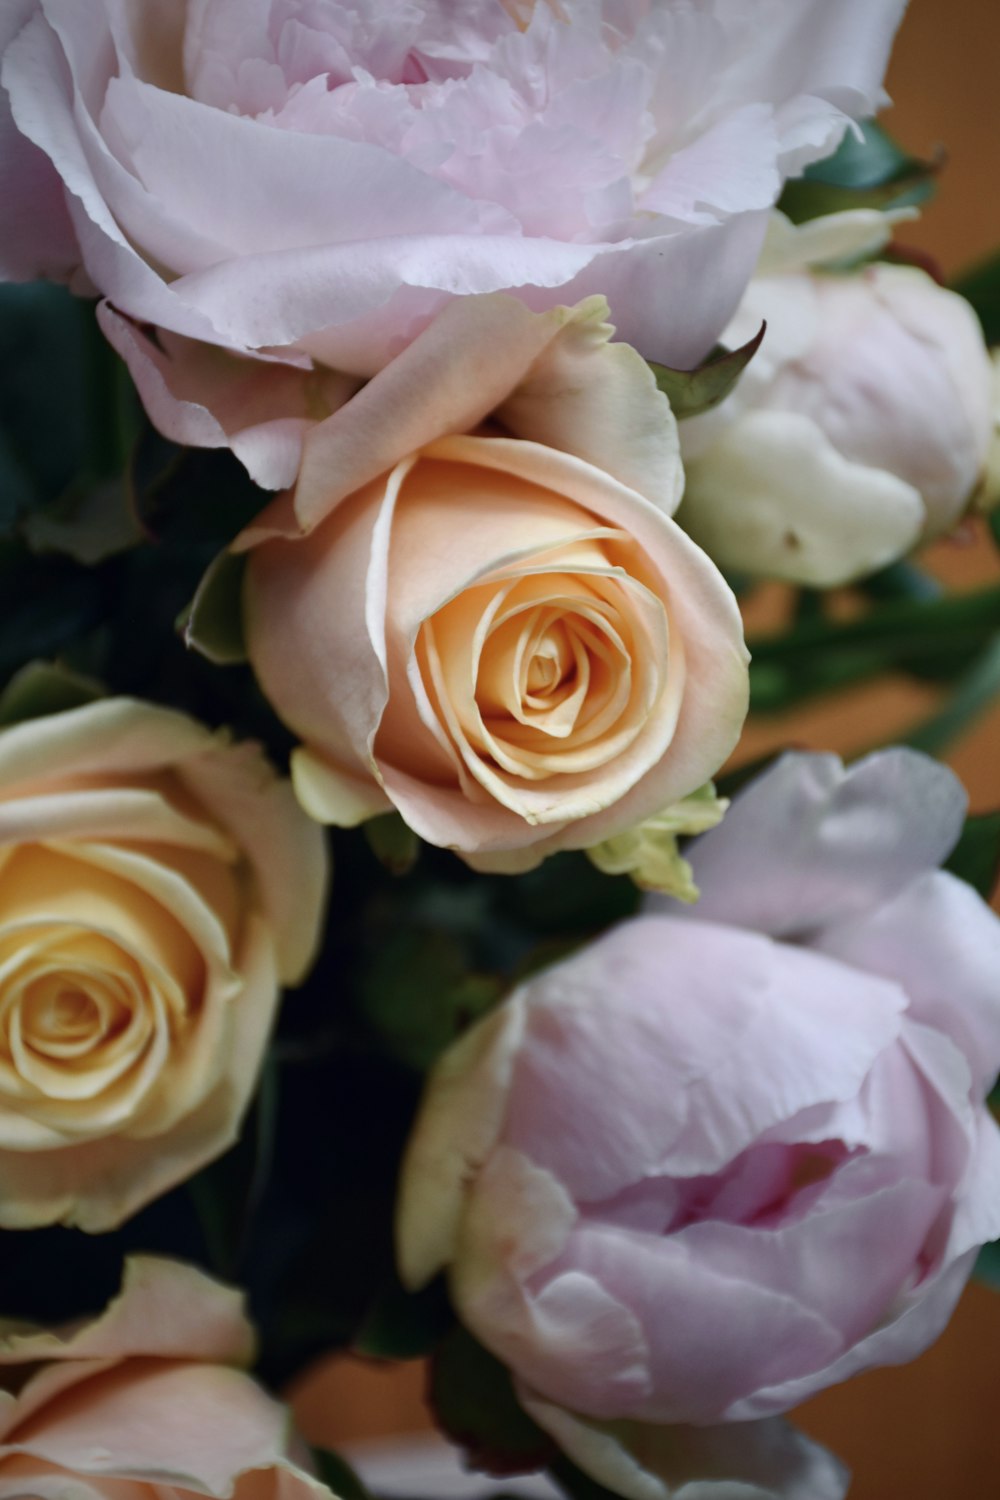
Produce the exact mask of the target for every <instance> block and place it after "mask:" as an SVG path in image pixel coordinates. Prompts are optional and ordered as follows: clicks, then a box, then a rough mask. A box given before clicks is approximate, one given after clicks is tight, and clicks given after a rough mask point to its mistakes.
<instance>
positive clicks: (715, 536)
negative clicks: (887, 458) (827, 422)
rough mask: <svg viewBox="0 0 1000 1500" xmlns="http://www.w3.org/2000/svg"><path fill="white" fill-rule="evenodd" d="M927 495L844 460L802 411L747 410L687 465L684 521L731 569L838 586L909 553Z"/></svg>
mask: <svg viewBox="0 0 1000 1500" xmlns="http://www.w3.org/2000/svg"><path fill="white" fill-rule="evenodd" d="M924 514H925V512H924V504H923V500H922V499H921V496H920V494H919V492H918V491H917V490H916V489H914V488H913V486H912V485H910V484H907V483H906V481H905V480H903V479H899V478H897V477H896V475H894V474H890V473H888V472H887V470H885V469H880V468H874V467H868V466H866V465H864V464H861V463H853V462H851V461H850V460H849V459H846V458H844V457H843V456H842V455H841V454H840V453H839V452H838V450H837V449H836V448H835V447H834V446H833V444H832V442H830V440H829V439H828V438H827V437H826V436H825V434H824V433H823V431H822V430H821V429H820V427H818V426H817V424H816V423H815V422H814V421H812V420H811V418H809V417H806V416H802V415H800V414H799V413H798V412H794V411H785V410H773V411H772V410H761V411H752V412H748V413H746V415H744V416H742V417H740V418H738V419H737V420H736V421H734V422H732V423H731V424H729V425H728V426H726V427H725V428H724V430H723V431H722V432H721V434H720V435H719V437H718V438H717V440H716V441H715V443H713V444H712V446H711V447H710V448H709V449H708V451H707V452H705V453H704V454H703V455H702V456H701V457H700V458H698V459H696V460H694V461H693V462H691V463H690V464H689V465H688V483H687V490H686V493H685V500H684V504H683V506H682V508H681V512H680V521H681V524H682V525H683V526H684V528H685V529H686V530H687V531H688V532H689V534H690V535H691V536H692V537H693V538H694V540H695V541H696V542H698V543H699V545H700V546H702V547H704V548H705V551H706V552H708V554H709V555H710V556H711V557H712V558H713V559H714V560H715V561H716V562H717V563H719V565H720V566H721V567H723V568H729V569H732V570H733V571H740V572H748V573H751V574H757V575H760V576H762V577H765V578H780V579H787V580H790V581H791V582H794V583H804V584H809V585H810V586H811V587H813V588H832V587H834V586H835V585H839V584H843V583H849V582H850V581H851V580H852V579H854V578H857V577H860V576H861V575H863V574H865V573H872V572H875V571H876V569H878V568H880V567H883V566H884V565H885V564H887V563H889V562H893V561H895V560H896V559H897V558H898V557H900V556H902V555H903V554H904V553H906V552H909V551H910V550H911V548H912V547H913V546H914V545H915V544H916V542H917V540H918V538H919V536H920V534H921V531H922V530H923V526H924Z"/></svg>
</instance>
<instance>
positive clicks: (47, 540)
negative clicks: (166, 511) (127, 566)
mask: <svg viewBox="0 0 1000 1500" xmlns="http://www.w3.org/2000/svg"><path fill="white" fill-rule="evenodd" d="M22 531H23V534H24V536H25V538H26V540H27V542H28V545H29V546H30V547H31V549H32V551H33V552H65V553H66V555H67V556H68V557H72V558H73V559H74V560H75V561H76V562H78V563H83V564H84V566H85V567H90V568H92V567H94V566H95V565H96V564H97V563H100V562H103V561H104V559H105V558H106V557H114V556H115V555H116V554H117V553H119V552H125V551H127V550H128V548H129V547H134V546H135V545H136V544H137V543H138V542H140V541H141V540H142V530H141V528H140V526H139V523H138V521H137V520H136V517H135V514H134V512H133V511H132V509H131V507H130V505H129V503H128V496H127V493H126V490H125V486H124V484H123V483H122V482H121V480H118V479H105V480H102V481H99V482H96V483H93V484H81V485H80V486H72V487H71V488H70V489H69V490H67V491H66V492H65V493H64V494H62V495H60V496H59V498H58V499H57V500H52V501H50V502H49V504H47V505H44V506H40V507H39V508H37V509H35V510H32V511H29V513H28V514H27V515H26V516H25V518H24V523H23V527H22Z"/></svg>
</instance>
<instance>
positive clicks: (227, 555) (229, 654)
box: [178, 552, 247, 667]
mask: <svg viewBox="0 0 1000 1500" xmlns="http://www.w3.org/2000/svg"><path fill="white" fill-rule="evenodd" d="M245 572H246V557H245V556H243V555H241V554H237V553H234V552H220V553H219V555H218V557H217V558H216V559H215V561H214V562H213V563H211V564H210V566H209V568H208V571H207V572H206V574H205V576H204V577H203V578H202V580H201V582H200V583H199V585H198V588H197V592H196V593H195V596H194V598H193V599H192V600H191V603H190V604H189V605H188V607H187V609H186V610H185V611H184V612H183V614H182V615H181V618H180V620H179V621H178V627H179V629H180V631H181V633H182V635H183V636H184V642H185V644H186V645H188V646H190V647H192V649H193V650H195V651H200V652H201V654H202V656H207V657H208V660H209V661H211V662H214V663H215V664H216V666H220V667H228V666H234V665H236V664H237V663H238V662H243V661H246V659H247V647H246V640H245V637H244V634H243V577H244V574H245Z"/></svg>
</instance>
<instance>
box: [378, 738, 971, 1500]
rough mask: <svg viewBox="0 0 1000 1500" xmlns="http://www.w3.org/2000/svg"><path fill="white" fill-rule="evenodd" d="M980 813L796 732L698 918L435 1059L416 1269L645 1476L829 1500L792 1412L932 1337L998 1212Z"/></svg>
mask: <svg viewBox="0 0 1000 1500" xmlns="http://www.w3.org/2000/svg"><path fill="white" fill-rule="evenodd" d="M963 812H964V797H963V794H962V791H961V788H960V786H959V785H958V783H957V782H956V781H955V778H954V777H953V776H952V775H951V773H950V772H949V771H947V770H944V769H942V768H941V767H938V766H936V765H934V763H933V762H930V761H928V760H927V759H925V758H924V757H921V756H918V755H916V754H915V753H913V752H909V751H887V752H883V753H881V754H879V755H875V756H872V757H871V758H869V759H868V760H867V761H864V762H862V763H861V764H860V765H858V766H857V767H856V768H854V769H852V770H850V771H844V770H843V768H842V767H841V765H840V763H839V762H838V761H837V760H836V758H835V757H833V756H819V755H789V756H787V757H785V758H784V759H783V760H782V761H780V762H779V763H778V764H777V766H776V767H774V768H773V769H772V770H771V771H769V772H768V773H767V774H766V775H764V776H763V777H761V778H760V779H759V780H758V781H757V782H756V783H755V784H754V785H753V786H752V787H751V788H750V789H749V790H748V791H747V792H745V793H744V795H743V796H741V797H740V798H739V799H738V800H737V801H736V803H735V805H734V807H733V808H732V810H731V811H730V813H729V814H728V815H727V817H726V818H725V819H724V821H723V823H722V825H721V826H720V827H719V828H718V829H716V830H714V831H712V832H711V833H708V834H706V835H705V836H704V837H703V838H702V839H701V840H700V841H699V842H698V843H697V844H696V845H695V847H694V852H693V858H692V864H693V867H694V875H695V879H696V881H697V883H698V885H699V886H700V887H701V890H702V892H703V896H702V900H701V902H700V903H699V905H698V906H697V907H695V908H694V910H693V911H687V910H685V911H684V912H683V914H680V910H681V909H680V908H679V907H678V906H677V905H676V904H675V903H670V902H666V901H660V902H659V904H658V909H657V910H656V911H655V912H651V913H650V914H649V915H646V916H643V917H640V918H638V919H636V920H635V921H632V922H630V923H626V924H624V925H623V926H620V927H618V928H617V929H615V930H613V931H612V932H610V933H609V934H607V935H606V936H604V937H603V938H601V939H599V940H598V941H597V942H596V943H594V944H593V945H592V946H591V947H589V948H587V949H585V950H583V951H582V952H580V953H579V954H577V955H576V956H575V957H573V958H571V959H569V960H568V961H566V962H564V963H562V964H559V965H557V966H556V967H555V968H553V969H550V970H549V971H548V972H545V973H542V974H541V975H539V976H538V977H537V978H535V979H532V980H529V981H528V982H527V983H526V984H525V985H523V986H522V987H521V988H520V989H519V990H518V991H517V992H516V993H515V994H514V996H513V997H512V998H511V1000H510V1001H509V1002H508V1004H507V1005H506V1006H504V1007H503V1008H502V1009H501V1010H500V1011H498V1012H496V1013H495V1014H494V1015H493V1016H491V1017H490V1018H488V1019H487V1020H486V1021H485V1022H482V1023H480V1024H479V1025H478V1026H477V1027H475V1028H474V1029H473V1030H472V1031H471V1032H469V1033H468V1035H467V1036H466V1037H465V1038H464V1039H463V1040H462V1041H461V1042H460V1043H459V1044H458V1045H457V1046H456V1047H455V1048H454V1049H453V1050H452V1051H451V1052H450V1053H449V1054H446V1056H445V1058H444V1059H443V1061H442V1063H441V1064H440V1066H439V1068H438V1071H437V1073H436V1074H435V1075H434V1076H433V1077H432V1080H431V1083H430V1086H429V1091H428V1094H427V1096H426V1099H425V1102H424V1105H423V1109H422V1113H421V1114H420V1116H419V1118H418V1123H417V1127H416V1131H415V1134H414V1137H413V1140H412V1143H411V1145H410V1148H409V1154H408V1158H407V1162H406V1166H405V1170H404V1177H403V1186H402V1197H401V1205H400V1213H399V1250H400V1260H401V1266H402V1270H403V1274H404V1277H405V1279H406V1281H407V1282H408V1283H409V1284H410V1285H412V1286H417V1285H420V1284H422V1283H423V1282H424V1281H426V1280H427V1279H428V1278H429V1277H430V1276H432V1275H433V1274H434V1273H435V1272H436V1271H438V1270H439V1269H441V1268H443V1267H447V1268H448V1271H449V1276H450V1281H451V1287H452V1293H453V1296H454V1299H455V1302H456V1305H457V1307H458V1309H459V1312H460V1315H461V1316H462V1318H463V1320H464V1321H465V1322H466V1323H467V1324H468V1326H469V1327H470V1328H471V1329H472V1331H473V1332H474V1333H475V1334H476V1335H477V1336H478V1337H479V1338H480V1339H481V1340H482V1341H483V1342H484V1343H485V1344H487V1345H488V1346H489V1347H490V1348H491V1349H492V1350H493V1351H494V1353H496V1354H497V1355H498V1356H499V1357H500V1358H502V1359H503V1360H505V1361H506V1362H507V1363H508V1364H509V1365H510V1366H511V1368H512V1370H513V1371H514V1373H515V1375H516V1379H517V1384H518V1387H519V1390H520V1394H521V1397H522V1400H523V1401H524V1403H525V1404H526V1406H527V1407H528V1409H529V1410H530V1411H531V1412H532V1413H533V1414H534V1415H535V1417H536V1419H537V1420H538V1421H539V1422H540V1423H541V1424H542V1425H543V1426H546V1427H548V1428H549V1429H550V1430H551V1431H552V1433H553V1435H554V1436H555V1437H556V1438H557V1440H558V1441H559V1442H560V1443H561V1444H562V1445H563V1446H564V1447H565V1448H566V1449H567V1450H568V1451H569V1452H570V1454H571V1455H572V1456H574V1457H575V1458H576V1459H577V1461H578V1462H580V1463H582V1464H583V1466H584V1467H585V1468H587V1469H588V1470H589V1472H591V1473H592V1474H594V1476H595V1477H597V1478H599V1479H600V1480H602V1482H604V1483H606V1484H608V1485H610V1487H611V1488H613V1489H616V1490H618V1491H619V1492H620V1493H621V1494H623V1495H625V1496H630V1497H632V1500H654V1497H655V1496H660V1497H661V1500H662V1497H663V1496H665V1495H667V1494H669V1493H670V1492H671V1491H670V1485H671V1484H674V1483H677V1482H679V1479H678V1469H677V1464H678V1463H679V1462H681V1461H682V1459H683V1457H684V1455H685V1453H687V1454H688V1457H689V1459H690V1461H691V1463H694V1462H695V1460H696V1459H697V1461H699V1462H702V1461H703V1462H705V1463H711V1464H715V1467H714V1468H709V1469H708V1470H706V1471H705V1472H707V1473H711V1474H713V1475H715V1476H716V1477H719V1478H723V1477H729V1478H731V1479H732V1478H736V1477H738V1474H739V1472H741V1470H740V1466H741V1464H742V1463H743V1462H744V1460H745V1459H746V1460H747V1461H749V1462H751V1463H752V1464H758V1465H759V1464H761V1463H763V1464H764V1468H763V1469H758V1481H759V1482H760V1483H761V1485H762V1493H766V1494H771V1493H775V1494H779V1495H781V1496H783V1497H787V1496H789V1495H802V1496H809V1497H816V1496H819V1495H822V1496H828V1495H838V1494H840V1493H841V1492H842V1491H841V1483H840V1480H839V1479H838V1478H837V1477H836V1474H835V1472H834V1471H833V1470H832V1469H831V1470H828V1471H827V1472H826V1477H825V1478H821V1477H820V1476H819V1475H818V1473H817V1472H812V1470H811V1467H810V1466H811V1465H812V1464H813V1463H814V1462H815V1463H820V1462H821V1460H820V1459H819V1458H817V1457H816V1456H815V1455H813V1458H808V1454H807V1452H806V1451H805V1450H804V1449H803V1446H802V1443H803V1440H802V1439H799V1438H796V1437H795V1435H794V1434H791V1433H790V1432H789V1430H788V1429H786V1428H783V1427H782V1426H781V1424H780V1423H777V1422H776V1421H775V1418H776V1414H778V1413H781V1412H784V1411H786V1410H787V1409H788V1408H790V1407H792V1406H793V1405H795V1404H797V1403H798V1402H800V1401H803V1400H805V1399H806V1398H808V1397H809V1396H811V1395H813V1394H814V1393H815V1392H816V1391H819V1390H821V1389H823V1388H824V1387H825V1386H828V1385H830V1384H832V1383H834V1382H837V1381H840V1380H843V1379H845V1378H846V1377H848V1376H850V1375H853V1374H855V1373H856V1372H857V1371H859V1370H864V1369H867V1368H869V1367H870V1366H872V1365H879V1364H894V1363H899V1362H902V1361H904V1360H907V1359H911V1358H913V1357H914V1355H916V1354H918V1353H919V1352H920V1351H921V1350H922V1349H924V1348H925V1347H926V1346H927V1345H928V1344H929V1343H930V1342H931V1341H932V1340H933V1339H934V1338H936V1337H937V1335H938V1334H939V1333H940V1331H941V1329H942V1328H943V1327H944V1324H945V1322H946V1321H947V1319H948V1316H949V1314H950V1312H951V1309H952V1307H953V1306H954V1303H955V1301H956V1299H957V1297H958V1295H959V1292H960V1291H961V1289H962V1287H963V1285H964V1283H965V1281H966V1278H967V1277H968V1274H969V1271H970V1268H971V1265H972V1261H973V1259H974V1257H975V1254H976V1249H977V1247H978V1246H979V1245H981V1244H982V1243H983V1242H984V1241H986V1240H989V1239H992V1238H994V1237H996V1236H997V1235H998V1234H1000V1131H998V1129H997V1127H996V1125H995V1124H994V1122H993V1120H992V1118H991V1116H990V1115H989V1113H988V1112H987V1110H986V1108H985V1107H984V1098H985V1094H986V1091H987V1089H988V1087H989V1085H990V1083H991V1081H992V1079H993V1077H994V1075H995V1074H996V1072H997V1069H998V1066H1000V993H998V990H997V973H998V972H1000V968H998V965H1000V921H998V920H997V918H996V917H995V916H994V915H993V914H992V913H991V912H990V911H989V909H988V908H987V907H986V905H985V904H984V903H983V902H982V901H981V900H980V898H979V897H978V896H977V895H976V893H975V892H974V891H973V890H972V888H971V887H969V886H966V885H964V884H963V883H962V882H960V881H959V880H957V879H955V878H954V877H952V876H950V875H947V874H943V873H941V872H940V871H938V870H937V869H936V868H935V867H936V865H937V864H938V862H939V861H940V860H941V859H942V858H943V857H944V856H945V855H946V854H947V853H948V851H949V849H950V848H951V847H952V845H953V844H954V842H955V839H956V837H957V835H958V832H959V830H960V828H961V824H962V818H963ZM726 1424H734V1425H732V1426H728V1425H726ZM678 1428H679V1429H680V1431H679V1432H678V1430H677V1429H678ZM691 1444H694V1448H693V1449H691V1448H690V1445H691ZM718 1445H721V1447H720V1446H718ZM764 1453H769V1454H770V1455H771V1459H772V1460H773V1461H774V1462H773V1466H772V1467H771V1468H770V1469H769V1468H768V1465H767V1463H764V1459H763V1458H762V1454H764ZM692 1454H693V1457H692ZM699 1454H700V1455H701V1457H700V1459H699V1458H698V1455H699ZM741 1454H742V1456H741ZM713 1455H714V1456H713ZM768 1462H770V1460H768ZM822 1462H823V1463H826V1462H827V1461H826V1460H822ZM720 1464H721V1466H722V1467H721V1469H720V1468H719V1465H720ZM803 1464H805V1465H806V1471H803V1470H802V1467H801V1466H802V1465H803ZM643 1465H645V1468H643ZM653 1471H656V1472H655V1473H654V1472H653ZM685 1472H687V1471H685ZM803 1472H806V1473H807V1478H808V1483H807V1482H806V1480H804V1479H803V1478H802V1474H803ZM761 1475H764V1476H765V1477H763V1478H761V1477H760V1476H761ZM699 1493H700V1492H699ZM705 1493H706V1495H711V1494H713V1491H712V1490H710V1489H709V1490H706V1491H705ZM725 1493H727V1494H728V1493H729V1491H725ZM754 1493H757V1492H756V1491H754Z"/></svg>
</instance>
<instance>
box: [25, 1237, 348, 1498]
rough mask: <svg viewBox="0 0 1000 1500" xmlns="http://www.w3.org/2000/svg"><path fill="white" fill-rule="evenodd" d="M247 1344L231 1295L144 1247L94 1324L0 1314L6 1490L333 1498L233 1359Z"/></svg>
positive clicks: (241, 1360)
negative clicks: (53, 1328) (60, 1324)
mask: <svg viewBox="0 0 1000 1500" xmlns="http://www.w3.org/2000/svg"><path fill="white" fill-rule="evenodd" d="M253 1343H254V1341H253V1331H252V1329H251V1328H250V1325H249V1323H248V1322H247V1320H246V1317H245V1315H244V1312H243V1308H242V1298H241V1297H240V1296H239V1295H238V1294H237V1293H236V1292H233V1291H230V1290H229V1289H228V1288H225V1287H222V1286H219V1285H218V1284H217V1283H215V1282H213V1281H210V1280H209V1279H208V1277H207V1276H204V1275H202V1274H201V1272H200V1271H196V1270H194V1268H193V1267H190V1266H184V1265H179V1264H175V1263H173V1262H171V1261H166V1260H159V1259H155V1258H153V1257H149V1256H141V1257H136V1258H135V1259H134V1260H131V1261H129V1262H127V1263H126V1268H125V1277H124V1284H123V1288H122V1291H121V1293H120V1295H119V1296H118V1297H117V1298H116V1299H115V1301H114V1302H112V1303H111V1304H110V1306H109V1307H108V1308H107V1310H106V1311H105V1312H104V1314H103V1315H102V1316H101V1317H99V1318H97V1319H96V1320H95V1321H93V1322H90V1323H85V1324H83V1325H82V1326H79V1325H78V1326H75V1327H73V1328H70V1329H63V1330H60V1331H58V1332H46V1331H44V1330H42V1329H35V1328H23V1327H21V1326H17V1325H11V1324H7V1325H5V1324H4V1323H3V1322H0V1500H15V1497H16V1500H24V1497H25V1496H29V1495H30V1496H32V1497H35V1500H67V1497H69V1496H73V1497H80V1500H83V1497H86V1500H147V1497H148V1500H182V1497H187V1496H194V1495H198V1496H202V1495H217V1496H222V1495H225V1496H230V1497H232V1500H272V1497H273V1500H329V1495H330V1492H329V1490H327V1489H326V1488H325V1487H324V1486H323V1485H321V1484H320V1483H319V1482H318V1481H317V1480H315V1479H313V1478H312V1477H311V1476H310V1475H309V1474H307V1473H305V1472H304V1471H303V1470H302V1469H301V1468H299V1467H298V1466H297V1465H296V1464H295V1463H294V1461H293V1458H292V1456H291V1453H290V1440H289V1420H288V1412H287V1411H286V1409H285V1408H284V1407H283V1406H281V1405H280V1404H279V1403H278V1402H277V1401H274V1400H273V1399H272V1398H271V1397H270V1396H268V1395H267V1394H266V1392H264V1391H263V1390H262V1389H261V1388H260V1386H258V1385H257V1384H256V1383H255V1382H254V1381H253V1380H251V1379H250V1377H249V1376H248V1375H245V1374H244V1373H243V1371H242V1370H240V1369H238V1368H234V1367H235V1366H238V1365H241V1364H246V1363H248V1362H249V1360H250V1358H251V1356H252V1353H253Z"/></svg>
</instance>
